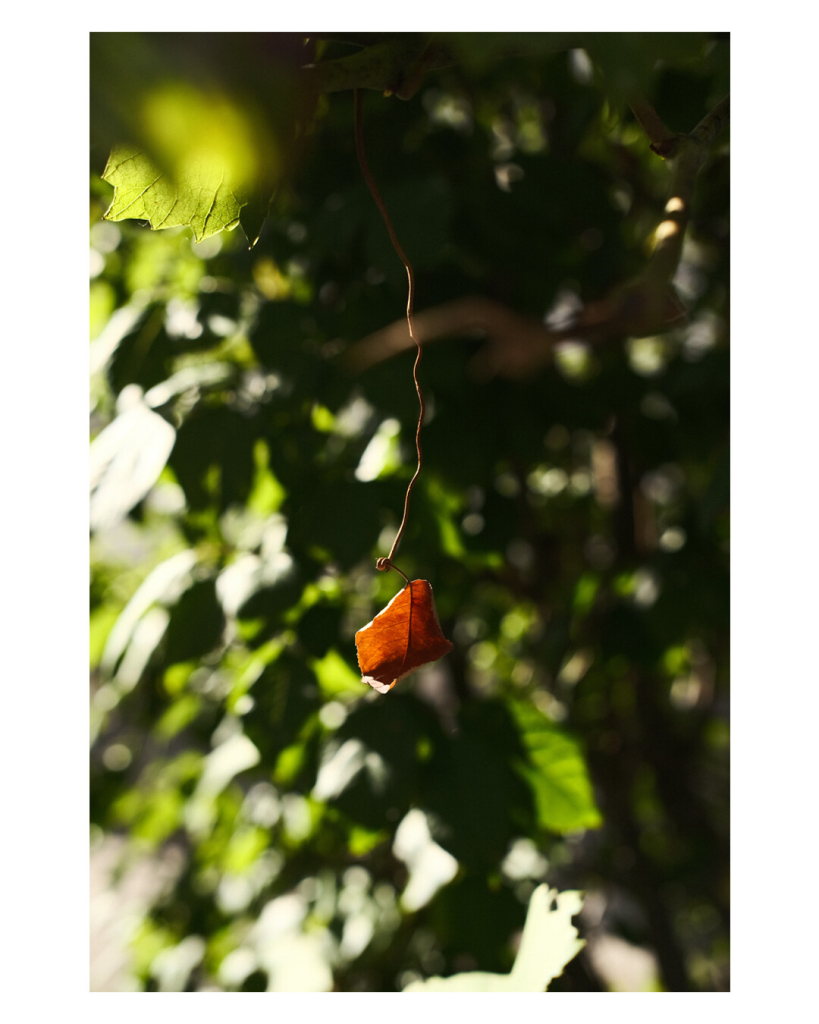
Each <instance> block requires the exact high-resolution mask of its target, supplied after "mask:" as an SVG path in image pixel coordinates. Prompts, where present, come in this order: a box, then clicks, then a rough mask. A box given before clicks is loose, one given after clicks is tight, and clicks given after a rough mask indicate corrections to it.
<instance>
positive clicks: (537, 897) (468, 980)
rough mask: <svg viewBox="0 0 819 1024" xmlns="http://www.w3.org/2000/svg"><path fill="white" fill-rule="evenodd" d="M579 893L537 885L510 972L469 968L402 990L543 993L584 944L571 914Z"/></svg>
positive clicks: (578, 906)
mask: <svg viewBox="0 0 819 1024" xmlns="http://www.w3.org/2000/svg"><path fill="white" fill-rule="evenodd" d="M582 906H583V898H582V896H581V895H580V893H579V892H562V893H558V892H557V890H556V889H550V888H549V886H548V885H539V886H538V887H537V889H535V891H534V892H533V893H532V898H531V900H530V901H529V910H528V912H527V914H526V924H525V925H524V928H523V935H522V936H521V940H520V949H519V950H518V955H517V959H516V960H515V965H514V967H513V968H512V971H511V973H510V974H491V973H489V972H487V971H469V972H467V973H465V974H455V975H453V976H452V977H450V978H438V977H434V978H427V979H426V981H414V982H412V984H410V985H408V986H407V987H406V988H405V989H404V991H405V992H544V991H545V990H546V986H547V985H548V984H549V982H550V981H552V979H553V978H556V977H557V976H558V975H559V974H561V973H562V972H563V968H564V967H565V966H566V964H567V963H568V962H569V961H570V960H571V959H572V958H573V957H575V956H577V954H578V953H579V952H580V950H581V949H582V948H583V946H584V945H585V942H584V941H583V940H582V939H579V938H578V937H577V929H576V928H575V927H574V925H573V924H572V921H571V919H572V917H573V916H574V915H575V914H577V913H579V911H580V909H581V907H582Z"/></svg>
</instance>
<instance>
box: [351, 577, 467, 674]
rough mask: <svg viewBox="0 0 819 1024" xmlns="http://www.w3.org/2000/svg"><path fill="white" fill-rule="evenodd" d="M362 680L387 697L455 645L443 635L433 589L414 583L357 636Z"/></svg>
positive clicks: (413, 581)
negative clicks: (411, 674) (419, 669)
mask: <svg viewBox="0 0 819 1024" xmlns="http://www.w3.org/2000/svg"><path fill="white" fill-rule="evenodd" d="M355 645H356V649H357V651H358V664H359V668H360V669H361V677H362V679H363V681H364V682H365V683H368V684H369V685H370V686H372V687H373V689H374V690H378V692H379V693H387V692H388V691H389V690H391V689H392V688H393V686H395V684H396V683H397V682H398V681H399V679H403V678H404V676H408V675H409V674H410V672H414V671H415V669H417V668H420V667H421V666H422V665H427V664H429V662H431V661H437V660H438V659H439V658H443V656H444V655H445V654H448V653H449V652H450V651H451V650H452V644H451V643H450V642H449V640H447V639H446V637H445V636H444V634H443V633H442V632H441V624H440V622H439V621H438V613H437V611H436V610H435V601H434V600H433V597H432V587H431V586H430V584H429V583H428V582H427V581H426V580H412V582H410V583H408V584H407V585H406V586H405V587H404V589H403V590H401V591H400V592H399V593H397V594H396V595H395V597H394V598H393V599H392V601H390V603H389V604H388V605H387V607H386V608H385V609H384V610H383V611H381V612H379V613H378V615H376V617H375V618H374V619H373V620H372V622H368V623H367V625H366V626H364V628H363V629H360V630H359V631H358V632H357V633H356V635H355Z"/></svg>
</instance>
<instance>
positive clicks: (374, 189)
mask: <svg viewBox="0 0 819 1024" xmlns="http://www.w3.org/2000/svg"><path fill="white" fill-rule="evenodd" d="M354 95H355V149H356V153H357V154H358V162H359V164H360V165H361V173H362V174H363V175H364V180H365V181H366V183H367V188H368V189H369V190H370V195H371V196H372V197H373V200H374V201H375V205H376V206H377V207H378V211H379V213H380V214H381V216H382V218H383V220H384V223H385V224H386V226H387V232H388V234H389V236H390V241H391V242H392V247H393V249H395V251H396V253H397V254H398V258H399V259H400V260H401V262H402V263H403V264H404V269H405V270H406V272H407V284H408V290H407V327H408V328H409V335H410V338H412V340H413V341H414V342H415V348H416V354H415V363H414V364H413V367H412V379H413V381H414V382H415V391H416V394H417V395H418V405H419V412H418V426H417V427H416V428H415V450H416V452H417V453H418V465H417V466H416V469H415V474H414V475H413V477H412V479H411V480H410V482H409V485H408V487H407V494H406V497H405V498H404V515H403V517H402V519H401V525H400V526H399V528H398V533H396V535H395V540H394V541H393V542H392V547H391V548H390V553H389V555H387V557H386V558H379V559H378V561H377V562H376V563H375V567H376V569H378V570H379V572H384V571H385V570H387V569H395V571H396V572H397V573H400V575H401V576H404V574H403V573H402V572H401V570H400V569H398V568H396V566H394V565H393V564H392V558H393V555H394V554H395V552H396V550H397V549H398V545H399V543H400V541H401V537H402V536H403V533H404V529H405V528H406V525H407V517H408V515H409V504H410V495H411V494H412V489H413V487H414V486H415V481H416V480H417V479H418V475H419V473H420V472H421V467H422V465H423V464H424V457H423V454H422V452H421V427H422V426H423V423H424V411H425V406H424V393H423V391H422V390H421V385H420V384H419V383H418V364H419V363H420V362H421V344H420V342H419V341H418V338H417V337H416V335H415V331H414V330H413V325H412V306H413V301H414V299H415V274H414V272H413V269H412V264H411V263H410V261H409V260H408V259H407V256H406V254H405V252H404V250H403V249H402V248H401V243H400V242H399V241H398V237H397V236H396V234H395V229H394V228H393V226H392V221H391V220H390V215H389V213H387V207H386V205H385V203H384V200H383V199H382V198H381V193H380V192H379V191H378V186H377V185H376V183H375V181H374V180H373V176H372V174H371V173H370V167H369V164H368V163H367V156H366V154H365V152H364V134H363V132H362V127H361V123H362V117H361V90H360V89H356V90H355V93H354ZM404 579H405V580H407V577H406V576H404ZM407 582H408V583H409V580H407Z"/></svg>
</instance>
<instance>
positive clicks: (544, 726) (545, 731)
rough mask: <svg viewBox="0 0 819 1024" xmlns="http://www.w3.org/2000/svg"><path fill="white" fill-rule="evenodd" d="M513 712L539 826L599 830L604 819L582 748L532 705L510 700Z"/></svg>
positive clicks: (560, 829) (522, 771)
mask: <svg viewBox="0 0 819 1024" xmlns="http://www.w3.org/2000/svg"><path fill="white" fill-rule="evenodd" d="M509 710H510V711H511V713H512V715H513V716H514V718H515V719H516V720H517V723H518V727H519V729H520V735H521V739H522V740H523V744H524V746H525V747H526V750H527V752H528V764H522V765H520V766H519V771H520V773H521V775H522V776H523V777H524V778H525V779H526V781H527V782H528V783H529V785H530V786H531V787H532V792H533V794H534V797H535V805H536V808H537V817H538V824H539V825H540V826H541V827H542V828H545V829H549V830H550V831H552V832H571V831H573V830H575V829H582V828H599V827H600V826H601V825H602V823H603V819H602V817H601V814H600V811H599V810H598V809H597V805H596V804H595V801H594V794H593V792H592V786H591V780H590V779H589V775H588V772H587V770H586V763H585V761H584V759H583V754H582V752H581V750H580V747H579V745H578V744H577V743H576V742H575V740H573V739H572V738H571V737H569V736H567V735H566V733H564V732H563V731H562V730H561V729H560V728H559V727H558V726H556V725H555V724H554V723H553V722H551V721H550V720H549V719H548V718H547V717H546V716H545V715H544V714H543V713H542V712H541V711H538V709H537V708H535V707H533V706H532V705H531V704H527V703H524V702H522V701H510V702H509Z"/></svg>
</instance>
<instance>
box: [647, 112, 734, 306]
mask: <svg viewBox="0 0 819 1024" xmlns="http://www.w3.org/2000/svg"><path fill="white" fill-rule="evenodd" d="M728 116H729V98H728V97H727V96H726V97H725V99H724V100H721V101H720V102H719V103H718V104H717V105H716V106H715V107H714V108H713V110H711V111H710V112H709V113H708V114H706V115H705V117H704V118H703V119H702V121H700V123H699V124H698V125H697V127H696V128H695V129H694V130H693V131H692V132H691V133H690V134H688V135H680V136H678V137H677V139H676V141H675V147H674V156H673V160H674V170H673V174H672V177H671V188H670V189H669V192H670V195H669V199H668V202H667V203H666V204H665V217H664V219H663V220H662V221H661V222H660V224H659V225H658V227H657V229H656V230H655V232H654V249H653V252H652V254H651V258H650V260H649V265H648V268H647V270H646V273H645V275H644V279H645V280H646V281H647V282H650V283H651V282H653V283H654V284H656V285H658V286H659V285H670V283H671V279H672V278H673V277H674V274H675V273H676V271H677V266H678V265H679V262H680V256H681V255H682V247H683V240H684V238H685V232H686V228H687V227H688V221H689V219H690V216H691V202H692V200H693V198H694V189H695V187H696V182H697V175H698V174H699V172H700V168H701V167H702V165H703V164H704V163H705V159H706V157H707V156H708V147H709V146H710V144H711V143H712V142H713V140H714V139H715V138H716V137H717V135H718V133H719V132H720V131H722V129H723V128H724V127H725V125H726V124H727V123H728ZM652 148H653V147H652Z"/></svg>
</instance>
